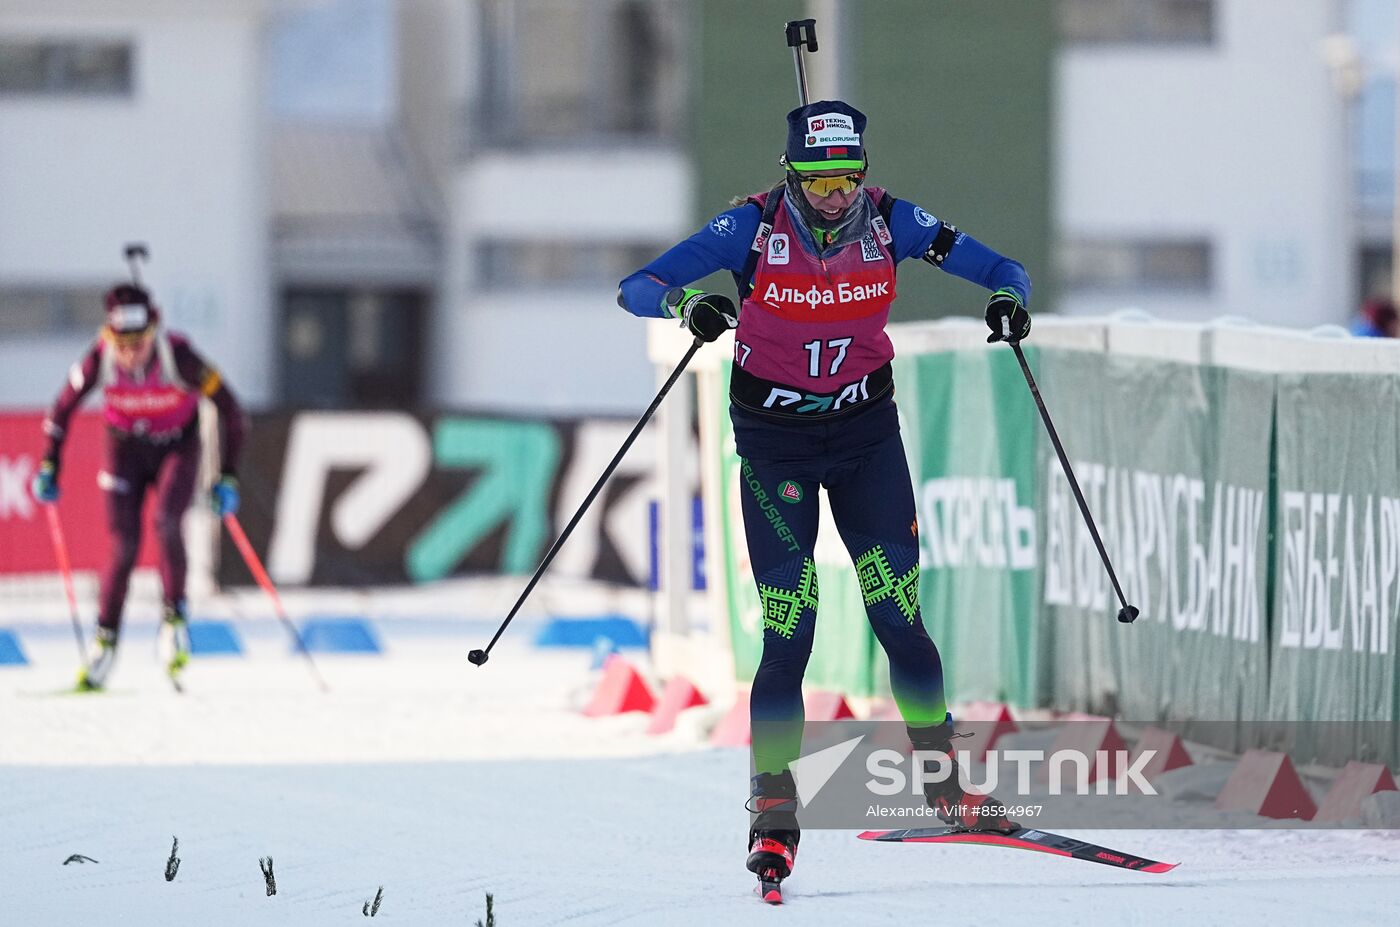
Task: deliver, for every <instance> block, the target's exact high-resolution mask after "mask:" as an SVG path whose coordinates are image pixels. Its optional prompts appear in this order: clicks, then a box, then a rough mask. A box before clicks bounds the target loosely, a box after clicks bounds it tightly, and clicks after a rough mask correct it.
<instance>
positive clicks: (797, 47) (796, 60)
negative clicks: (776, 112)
mask: <svg viewBox="0 0 1400 927" xmlns="http://www.w3.org/2000/svg"><path fill="white" fill-rule="evenodd" d="M785 28H786V30H787V43H788V47H789V48H791V49H792V63H793V66H794V67H795V68H796V69H797V99H798V102H799V103H801V104H802V105H803V106H806V105H807V102H808V96H807V68H806V65H805V64H804V62H803V60H802V50H803V49H806V50H807V51H810V52H815V51H816V50H817V21H816V20H815V19H794V20H793V21H792V22H790V23H788V24H787V26H786V27H785Z"/></svg>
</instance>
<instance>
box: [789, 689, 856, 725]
mask: <svg viewBox="0 0 1400 927" xmlns="http://www.w3.org/2000/svg"><path fill="white" fill-rule="evenodd" d="M802 707H803V711H804V712H805V714H806V716H807V720H808V721H847V720H850V719H851V718H854V717H855V716H856V713H855V712H854V711H851V705H850V703H849V702H847V701H846V696H844V695H842V694H841V693H840V692H808V693H806V694H805V695H803V696H802Z"/></svg>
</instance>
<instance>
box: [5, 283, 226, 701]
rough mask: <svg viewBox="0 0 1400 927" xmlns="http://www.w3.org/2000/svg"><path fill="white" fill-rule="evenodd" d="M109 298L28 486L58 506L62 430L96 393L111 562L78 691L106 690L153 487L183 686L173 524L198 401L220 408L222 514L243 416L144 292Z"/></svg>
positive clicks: (188, 476) (172, 665) (180, 569)
mask: <svg viewBox="0 0 1400 927" xmlns="http://www.w3.org/2000/svg"><path fill="white" fill-rule="evenodd" d="M105 303H106V310H107V321H106V324H105V325H103V327H102V329H101V332H100V333H99V336H98V338H97V340H96V341H95V342H94V343H93V345H92V347H91V348H89V349H88V351H87V353H86V354H84V355H83V357H82V359H81V360H79V361H78V362H77V363H76V364H74V365H73V367H72V369H71V370H70V371H69V372H68V382H67V383H66V384H65V385H64V387H63V390H62V392H60V393H59V395H58V399H57V400H56V401H55V402H54V405H53V409H52V410H51V411H50V412H49V416H48V418H47V419H45V421H44V432H45V434H47V435H48V438H49V447H48V451H47V453H46V454H45V455H44V460H43V462H42V463H41V464H40V466H39V472H38V474H37V475H36V476H35V477H34V487H33V489H34V496H35V498H37V499H38V500H39V501H41V502H55V501H57V499H58V477H59V473H60V463H61V460H62V452H63V440H64V438H65V437H66V435H67V432H68V423H69V421H70V419H72V417H73V413H74V411H76V410H77V408H78V406H79V405H80V404H81V403H82V401H83V398H84V397H85V396H87V394H88V393H90V392H91V391H92V390H94V389H101V390H102V417H103V419H104V420H105V422H106V425H107V464H106V467H105V469H104V470H103V471H102V472H101V473H99V474H98V475H97V481H98V485H100V486H101V487H102V489H103V491H104V492H105V493H106V497H107V530H108V532H109V533H110V535H111V538H112V559H111V561H110V562H109V563H108V564H107V567H106V569H105V570H104V571H103V573H102V586H101V603H100V609H99V612H98V618H97V637H96V640H95V642H94V644H93V649H92V653H91V655H90V657H89V659H88V665H87V667H86V669H84V670H83V671H81V672H80V673H79V678H78V688H79V689H84V690H95V689H101V688H102V687H103V686H104V685H106V682H107V677H108V675H109V674H110V673H111V671H112V663H113V661H114V660H115V658H116V653H117V641H118V637H119V635H120V631H121V622H122V609H123V606H124V605H125V603H126V592H127V585H128V583H129V581H130V579H131V571H132V568H133V567H134V566H135V564H136V555H137V552H138V551H139V550H140V547H141V510H142V507H143V505H144V503H145V501H146V493H147V492H149V491H151V490H154V491H155V493H156V500H157V501H156V526H155V527H156V533H157V535H158V536H159V538H160V579H161V586H162V589H163V600H164V609H163V615H162V621H161V628H160V642H161V650H162V656H163V659H164V660H165V663H166V669H167V671H168V672H169V673H170V675H171V678H172V679H175V680H176V681H177V683H178V677H179V674H180V671H181V670H183V669H184V667H185V664H186V663H187V662H188V661H189V628H188V616H187V613H186V609H185V545H184V539H183V538H182V536H181V532H180V523H181V520H182V518H183V516H184V514H185V509H187V508H189V505H190V500H191V499H192V498H193V497H194V491H195V483H196V480H197V478H198V476H199V459H200V439H199V400H200V397H203V396H207V397H209V398H210V399H212V400H213V402H214V405H215V406H216V407H217V408H218V410H219V423H220V425H221V436H222V442H221V445H220V448H221V452H222V461H221V464H220V469H219V472H220V475H219V479H218V481H217V482H216V483H215V484H214V487H213V493H212V500H211V502H212V505H213V508H214V511H215V512H216V513H218V514H219V515H220V516H221V517H222V516H223V515H225V514H229V513H233V512H237V511H238V480H237V478H236V476H235V471H236V467H237V463H238V452H239V449H240V448H241V447H242V444H243V410H242V409H241V408H240V407H239V405H238V401H237V400H236V399H234V396H233V393H232V392H230V390H229V388H228V386H227V384H225V383H224V382H223V379H222V377H220V376H219V371H218V370H216V369H215V368H214V367H213V366H212V365H210V364H209V363H208V362H207V361H205V360H204V358H202V357H200V356H199V354H197V353H196V352H195V350H194V348H193V347H192V346H191V345H190V343H189V341H188V340H187V339H185V338H184V337H183V336H181V335H179V334H176V333H175V332H170V331H166V330H165V329H164V328H162V327H161V325H160V313H159V311H158V310H157V309H156V307H155V306H154V305H153V304H152V303H151V297H150V295H149V294H148V293H147V292H146V291H145V290H144V289H141V288H140V287H137V286H131V285H128V284H122V285H119V286H115V287H113V288H112V289H111V290H109V291H108V292H107V294H106V297H105Z"/></svg>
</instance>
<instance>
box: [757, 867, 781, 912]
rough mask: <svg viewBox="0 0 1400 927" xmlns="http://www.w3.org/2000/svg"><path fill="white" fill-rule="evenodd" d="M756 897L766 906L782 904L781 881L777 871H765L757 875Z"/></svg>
mask: <svg viewBox="0 0 1400 927" xmlns="http://www.w3.org/2000/svg"><path fill="white" fill-rule="evenodd" d="M758 897H760V898H762V899H763V900H764V902H766V903H767V904H782V903H783V880H782V877H781V876H780V875H778V870H777V869H765V870H763V871H762V872H760V873H759V874H758Z"/></svg>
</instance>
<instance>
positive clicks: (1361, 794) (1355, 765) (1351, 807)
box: [1313, 760, 1396, 821]
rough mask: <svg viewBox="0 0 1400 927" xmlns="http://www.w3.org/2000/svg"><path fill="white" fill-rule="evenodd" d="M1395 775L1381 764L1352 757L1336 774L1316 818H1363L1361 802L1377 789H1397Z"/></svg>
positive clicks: (1386, 790)
mask: <svg viewBox="0 0 1400 927" xmlns="http://www.w3.org/2000/svg"><path fill="white" fill-rule="evenodd" d="M1394 791H1396V787H1395V777H1394V776H1392V775H1391V774H1390V770H1389V769H1386V768H1385V767H1384V766H1382V765H1381V764H1379V763H1360V762H1357V761H1356V760H1352V761H1351V762H1350V763H1348V764H1347V765H1346V766H1345V767H1344V768H1343V769H1342V771H1341V773H1340V774H1339V775H1338V776H1337V779H1336V781H1335V782H1333V783H1332V788H1331V789H1330V790H1329V791H1328V792H1327V797H1326V798H1324V799H1323V800H1322V807H1321V808H1319V809H1317V816H1316V817H1314V818H1313V820H1314V821H1344V820H1346V819H1347V818H1359V817H1361V803H1362V802H1363V801H1365V800H1366V799H1367V798H1370V797H1371V796H1372V795H1374V794H1376V793H1377V792H1394Z"/></svg>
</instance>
